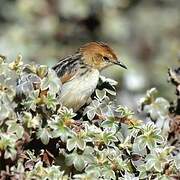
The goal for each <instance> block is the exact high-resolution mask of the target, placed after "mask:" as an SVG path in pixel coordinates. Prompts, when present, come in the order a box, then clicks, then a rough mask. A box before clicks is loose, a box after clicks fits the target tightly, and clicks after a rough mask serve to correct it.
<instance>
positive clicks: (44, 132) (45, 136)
mask: <svg viewBox="0 0 180 180" xmlns="http://www.w3.org/2000/svg"><path fill="white" fill-rule="evenodd" d="M37 137H38V138H40V139H41V141H42V143H43V144H45V145H46V144H48V143H49V139H50V138H51V135H50V133H49V131H48V129H47V128H42V129H39V131H38V132H37Z"/></svg>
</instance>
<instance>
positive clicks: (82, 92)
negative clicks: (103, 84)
mask: <svg viewBox="0 0 180 180" xmlns="http://www.w3.org/2000/svg"><path fill="white" fill-rule="evenodd" d="M98 80H99V71H98V70H96V69H91V70H89V71H87V72H86V73H85V74H83V75H82V72H81V70H80V69H79V71H78V72H77V73H76V75H75V76H74V77H73V78H72V79H70V80H69V81H67V82H65V83H64V84H63V86H62V90H61V97H60V100H61V102H62V104H63V105H64V106H66V107H68V108H72V109H73V110H74V111H75V112H76V111H78V110H79V109H80V108H81V107H82V106H83V105H84V104H85V103H86V102H87V100H88V98H89V97H90V96H91V94H92V93H93V91H94V90H95V88H96V86H97V83H98Z"/></svg>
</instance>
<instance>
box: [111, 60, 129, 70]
mask: <svg viewBox="0 0 180 180" xmlns="http://www.w3.org/2000/svg"><path fill="white" fill-rule="evenodd" d="M113 63H114V64H116V65H118V66H121V67H122V68H124V69H127V66H126V65H125V64H124V63H122V61H116V62H113Z"/></svg>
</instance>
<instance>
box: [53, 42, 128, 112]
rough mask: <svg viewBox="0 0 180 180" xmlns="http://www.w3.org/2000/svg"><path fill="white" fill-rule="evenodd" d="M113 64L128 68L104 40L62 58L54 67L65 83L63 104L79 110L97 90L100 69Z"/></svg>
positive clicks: (87, 45) (62, 93) (62, 97)
mask: <svg viewBox="0 0 180 180" xmlns="http://www.w3.org/2000/svg"><path fill="white" fill-rule="evenodd" d="M112 64H116V65H119V66H121V67H123V68H125V69H127V67H126V66H125V65H124V64H123V63H122V62H121V61H119V60H118V58H117V56H116V54H115V53H114V51H113V50H112V49H111V48H110V47H109V46H108V45H107V44H105V43H102V42H90V43H87V44H85V45H83V46H82V47H81V48H79V50H78V51H77V52H76V53H75V54H73V55H70V56H67V57H65V58H63V59H61V60H60V61H59V63H58V64H56V65H55V66H54V67H53V69H54V70H55V71H56V73H57V75H58V77H59V78H60V80H61V82H62V84H63V85H62V89H61V97H60V99H61V102H62V104H63V105H64V106H66V107H68V108H73V110H74V111H75V112H76V111H78V110H79V109H80V108H81V107H82V106H83V105H84V104H85V103H86V102H87V100H88V99H89V97H90V96H91V94H92V93H93V91H94V90H95V88H96V86H97V83H98V80H99V73H100V71H101V70H102V69H104V68H106V67H108V66H110V65H112Z"/></svg>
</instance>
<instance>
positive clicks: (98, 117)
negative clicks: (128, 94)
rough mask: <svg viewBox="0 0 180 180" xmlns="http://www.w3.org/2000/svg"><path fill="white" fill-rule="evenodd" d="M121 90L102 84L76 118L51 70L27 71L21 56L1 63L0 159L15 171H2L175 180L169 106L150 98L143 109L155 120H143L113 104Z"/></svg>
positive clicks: (16, 174) (65, 176)
mask: <svg viewBox="0 0 180 180" xmlns="http://www.w3.org/2000/svg"><path fill="white" fill-rule="evenodd" d="M17 80H18V84H16V82H17ZM115 85H116V82H115V81H113V80H111V79H107V78H105V77H101V78H100V82H99V85H98V87H97V89H96V91H95V93H94V94H93V96H92V98H91V102H90V104H89V105H86V107H85V109H84V110H83V109H82V110H81V111H83V112H81V114H78V116H76V114H75V113H74V112H73V111H72V109H67V108H66V107H63V106H62V104H61V103H60V100H59V94H60V93H61V92H60V90H61V83H60V80H59V79H58V77H57V76H56V74H55V72H54V71H53V70H51V69H50V68H48V67H46V66H44V65H23V62H22V57H21V56H18V58H17V59H16V60H15V61H13V62H12V63H10V64H8V63H6V62H4V60H1V64H0V97H1V99H0V127H1V129H0V158H1V159H8V160H9V159H11V161H12V162H13V163H14V162H17V164H15V163H14V164H13V163H12V165H8V164H2V165H0V168H1V169H2V170H5V169H4V166H9V169H10V172H9V173H10V174H11V175H12V176H14V177H19V175H21V176H22V177H23V178H24V179H55V180H56V179H64V180H66V179H70V178H74V179H77V180H79V179H92V180H93V179H116V178H119V179H127V180H129V179H134V180H136V179H142V178H151V177H155V178H160V177H161V179H162V178H163V179H166V178H167V177H168V174H167V173H166V171H168V170H169V169H170V172H171V173H170V176H171V175H175V174H177V173H178V170H179V159H180V158H179V155H175V154H174V153H173V152H174V151H175V150H177V149H175V147H172V146H170V145H169V142H168V140H167V135H168V131H169V129H168V126H167V127H166V128H164V126H158V124H159V122H158V121H159V120H161V121H163V122H165V121H166V120H168V119H169V107H170V105H169V103H168V101H167V100H165V99H164V98H161V97H156V95H157V91H156V90H155V89H151V90H150V91H148V92H147V95H146V97H145V98H143V99H141V106H142V107H143V109H144V112H145V113H147V114H149V115H150V117H151V118H150V119H146V121H147V122H146V121H142V120H139V119H137V118H136V117H135V115H134V112H133V111H132V110H130V109H129V108H128V107H125V106H121V105H115V103H114V102H113V101H112V100H111V99H110V98H109V97H108V95H115ZM82 114H83V115H82ZM75 116H76V119H77V117H78V120H75ZM163 122H162V123H161V124H164V123H163ZM166 123H167V122H166ZM164 134H165V135H166V136H164ZM31 143H32V144H31ZM40 152H41V153H40ZM20 155H21V156H20ZM167 165H168V166H167Z"/></svg>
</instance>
